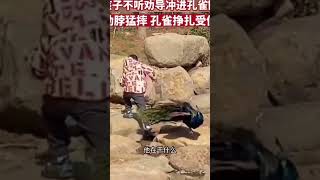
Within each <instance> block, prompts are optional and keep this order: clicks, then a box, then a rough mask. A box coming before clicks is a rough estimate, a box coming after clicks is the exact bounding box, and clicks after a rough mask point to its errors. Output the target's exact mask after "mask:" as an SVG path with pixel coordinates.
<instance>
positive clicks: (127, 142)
mask: <svg viewBox="0 0 320 180" xmlns="http://www.w3.org/2000/svg"><path fill="white" fill-rule="evenodd" d="M139 146H140V144H139V143H137V142H135V141H133V140H132V139H130V138H127V137H124V136H120V135H113V134H112V135H111V136H110V159H111V160H112V161H113V160H114V159H115V160H116V159H119V158H125V156H127V155H128V154H135V153H136V149H138V148H139Z"/></svg>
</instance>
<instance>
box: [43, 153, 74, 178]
mask: <svg viewBox="0 0 320 180" xmlns="http://www.w3.org/2000/svg"><path fill="white" fill-rule="evenodd" d="M41 175H42V176H43V177H45V178H50V179H69V178H72V177H73V168H72V163H71V160H70V159H69V158H68V157H67V156H61V157H58V158H56V159H55V160H54V161H51V162H49V163H47V164H46V165H45V167H44V169H43V170H42V172H41Z"/></svg>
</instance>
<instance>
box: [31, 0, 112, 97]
mask: <svg viewBox="0 0 320 180" xmlns="http://www.w3.org/2000/svg"><path fill="white" fill-rule="evenodd" d="M42 18H43V24H42V33H41V38H40V47H39V48H38V51H35V54H33V55H32V60H33V61H32V68H33V70H34V73H35V74H36V75H37V76H38V77H41V78H42V79H44V83H45V90H46V92H45V94H47V95H50V96H53V97H63V98H76V99H80V100H102V99H105V98H107V97H108V96H109V88H108V87H107V80H108V77H109V73H108V72H109V69H108V68H109V63H108V62H109V52H108V50H107V47H108V43H109V41H108V38H109V35H108V34H109V30H108V29H109V28H108V26H107V19H108V15H107V13H106V12H105V11H104V8H103V6H102V4H100V3H99V2H98V1H97V0H53V1H52V0H45V3H44V8H43V17H42Z"/></svg>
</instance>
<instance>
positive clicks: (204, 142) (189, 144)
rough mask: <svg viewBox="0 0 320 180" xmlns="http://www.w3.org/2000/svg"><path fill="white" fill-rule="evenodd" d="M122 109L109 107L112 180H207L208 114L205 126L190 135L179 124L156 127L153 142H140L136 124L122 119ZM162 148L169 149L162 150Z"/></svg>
mask: <svg viewBox="0 0 320 180" xmlns="http://www.w3.org/2000/svg"><path fill="white" fill-rule="evenodd" d="M121 109H122V107H121V106H119V105H113V106H112V108H111V116H110V118H111V136H110V139H111V143H110V145H111V147H110V156H111V161H110V163H111V170H110V171H111V179H112V180H122V179H129V178H130V179H133V180H138V179H159V180H167V179H174V180H180V179H181V180H182V179H190V180H191V179H194V180H196V179H206V180H209V179H210V175H209V173H208V172H210V170H209V164H210V151H209V150H210V114H205V123H204V125H203V126H202V127H200V128H198V129H196V130H195V133H194V134H193V135H190V134H189V131H188V129H187V128H186V127H185V126H183V125H182V124H178V125H177V124H170V123H167V124H158V125H155V126H153V129H154V130H153V131H154V132H155V133H156V137H155V138H154V139H153V140H150V141H140V140H141V138H142V135H141V134H139V132H140V127H139V124H138V123H137V121H136V120H134V119H124V118H123V117H122V115H121ZM147 147H149V148H150V149H149V151H148V150H147V149H146V148H147ZM152 147H154V148H155V151H153V150H151V148H152ZM161 147H162V148H166V147H168V148H169V150H168V151H161V150H159V148H161ZM172 148H174V149H172Z"/></svg>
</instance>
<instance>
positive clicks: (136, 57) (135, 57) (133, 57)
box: [128, 54, 138, 60]
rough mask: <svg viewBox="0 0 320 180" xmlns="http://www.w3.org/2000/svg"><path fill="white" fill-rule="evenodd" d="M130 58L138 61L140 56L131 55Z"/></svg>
mask: <svg viewBox="0 0 320 180" xmlns="http://www.w3.org/2000/svg"><path fill="white" fill-rule="evenodd" d="M128 57H131V58H132V59H135V60H138V56H137V55H135V54H131V55H129V56H128Z"/></svg>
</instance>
